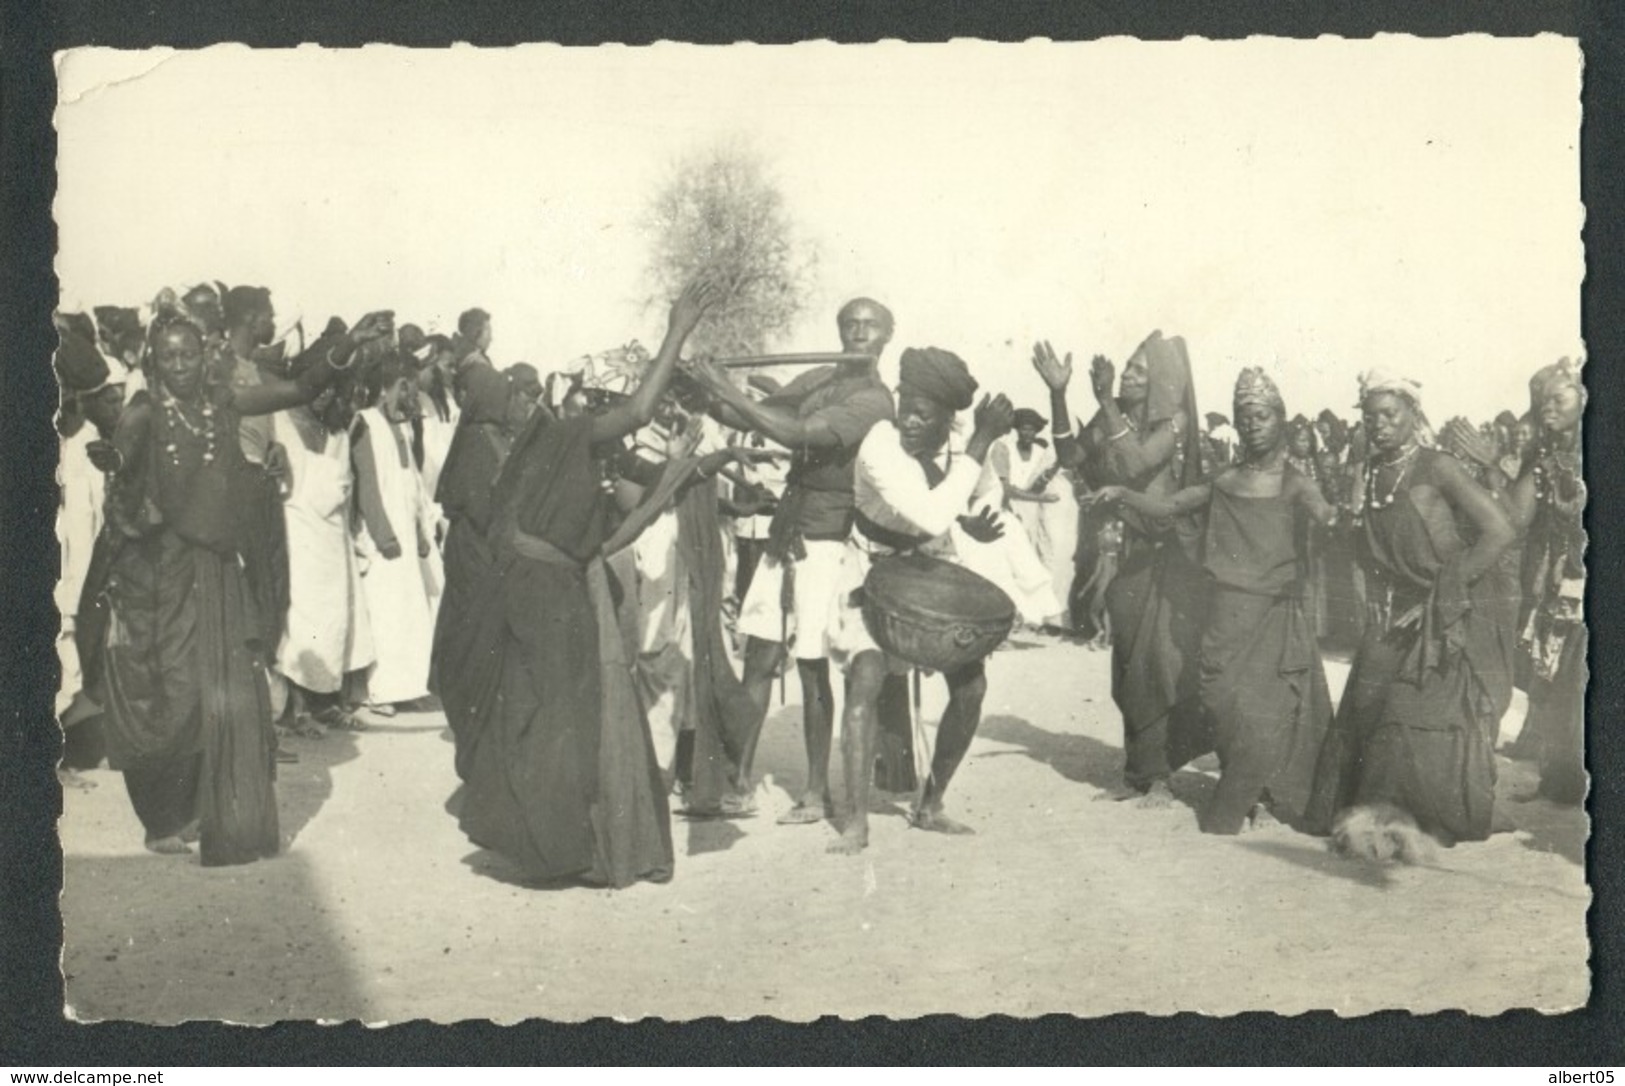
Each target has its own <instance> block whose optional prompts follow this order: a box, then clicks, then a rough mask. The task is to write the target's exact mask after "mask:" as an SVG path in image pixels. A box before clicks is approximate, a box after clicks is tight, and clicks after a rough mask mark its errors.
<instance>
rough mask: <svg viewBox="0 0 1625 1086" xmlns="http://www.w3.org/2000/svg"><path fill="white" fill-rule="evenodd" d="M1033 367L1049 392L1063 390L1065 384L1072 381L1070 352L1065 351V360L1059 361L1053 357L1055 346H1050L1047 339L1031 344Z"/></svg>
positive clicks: (1064, 389)
mask: <svg viewBox="0 0 1625 1086" xmlns="http://www.w3.org/2000/svg"><path fill="white" fill-rule="evenodd" d="M1033 369H1035V370H1037V371H1038V376H1039V377H1041V378H1043V380H1044V383H1045V384H1046V385H1048V386H1049V389H1050V391H1051V392H1065V391H1066V386H1067V385H1069V384H1071V383H1072V353H1071V352H1070V351H1068V352H1067V356H1066V360H1065V361H1064V362H1063V361H1060V360H1058V359H1057V358H1056V357H1055V348H1054V347H1051V346H1050V344H1049V340H1047V339H1045V340H1040V341H1039V342H1037V343H1035V344H1033Z"/></svg>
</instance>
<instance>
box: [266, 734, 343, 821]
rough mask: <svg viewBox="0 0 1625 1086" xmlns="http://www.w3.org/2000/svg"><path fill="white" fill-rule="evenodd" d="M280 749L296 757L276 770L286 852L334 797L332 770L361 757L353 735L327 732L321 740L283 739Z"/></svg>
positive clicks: (279, 810)
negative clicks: (293, 760)
mask: <svg viewBox="0 0 1625 1086" xmlns="http://www.w3.org/2000/svg"><path fill="white" fill-rule="evenodd" d="M280 742H281V745H282V747H283V749H285V750H291V751H293V752H294V753H295V754H297V755H298V756H299V760H298V761H297V762H293V763H285V764H281V765H278V766H277V767H276V796H277V812H278V817H279V818H280V819H281V822H282V847H283V848H284V849H287V848H288V847H289V846H290V845H292V844H293V842H294V841H295V840H296V839H297V838H298V836H299V833H300V831H302V830H303V829H304V828H305V827H306V826H308V825H310V822H311V820H312V819H314V818H315V817H316V814H317V812H319V811H320V810H321V809H322V806H323V805H324V804H326V802H327V800H328V798H329V797H330V796H332V794H333V770H334V768H335V767H337V766H341V765H343V764H344V763H345V762H349V761H353V760H354V759H356V758H357V757H359V756H360V750H359V749H358V743H357V737H356V734H355V733H354V732H344V731H330V732H328V733H327V734H326V735H325V736H324V737H323V738H321V739H301V738H299V737H298V736H283V737H282V739H281V741H280Z"/></svg>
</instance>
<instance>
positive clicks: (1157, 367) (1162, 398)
mask: <svg viewBox="0 0 1625 1086" xmlns="http://www.w3.org/2000/svg"><path fill="white" fill-rule="evenodd" d="M1138 355H1144V357H1145V369H1146V382H1147V388H1146V400H1145V419H1144V424H1143V425H1144V428H1145V429H1146V430H1150V429H1151V428H1152V427H1154V426H1156V425H1157V424H1158V423H1161V422H1167V421H1168V420H1169V419H1172V418H1173V417H1174V414H1175V413H1176V412H1179V411H1184V413H1185V428H1184V430H1182V431H1181V432H1180V435H1179V450H1180V462H1181V465H1182V467H1181V469H1180V473H1179V485H1180V486H1182V487H1183V486H1193V485H1195V483H1196V482H1197V480H1198V479H1200V478H1201V475H1202V456H1201V445H1200V442H1199V438H1200V434H1199V433H1198V432H1197V430H1198V425H1197V424H1198V423H1199V421H1200V420H1201V418H1202V416H1201V415H1200V414H1199V413H1198V412H1197V410H1196V386H1195V384H1194V383H1193V382H1192V381H1191V359H1190V354H1189V353H1188V352H1187V351H1186V350H1185V340H1184V338H1183V337H1181V336H1174V337H1172V338H1171V339H1165V338H1163V335H1162V332H1160V331H1156V332H1152V333H1151V334H1150V335H1149V336H1147V337H1146V340H1145V342H1144V343H1141V344H1140V346H1139V348H1138V349H1137V350H1136V351H1135V352H1134V355H1131V356H1130V358H1129V361H1130V362H1133V360H1134V357H1135V356H1138Z"/></svg>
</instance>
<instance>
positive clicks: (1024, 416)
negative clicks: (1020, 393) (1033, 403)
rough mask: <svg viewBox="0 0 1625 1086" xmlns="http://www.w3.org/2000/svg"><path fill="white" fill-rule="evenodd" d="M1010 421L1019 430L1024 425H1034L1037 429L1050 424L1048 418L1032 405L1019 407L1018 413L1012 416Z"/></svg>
mask: <svg viewBox="0 0 1625 1086" xmlns="http://www.w3.org/2000/svg"><path fill="white" fill-rule="evenodd" d="M1010 422H1011V425H1012V426H1013V427H1014V428H1015V429H1017V430H1019V429H1021V428H1022V427H1023V426H1032V427H1034V428H1036V429H1039V430H1042V429H1043V428H1044V427H1046V426H1048V425H1049V420H1048V419H1046V418H1045V417H1044V416H1043V415H1040V414H1039V413H1038V412H1037V411H1034V410H1033V409H1032V408H1030V407H1020V408H1017V409H1016V413H1015V414H1014V415H1012V416H1011V418H1010Z"/></svg>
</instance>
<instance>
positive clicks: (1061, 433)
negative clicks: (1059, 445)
mask: <svg viewBox="0 0 1625 1086" xmlns="http://www.w3.org/2000/svg"><path fill="white" fill-rule="evenodd" d="M1049 432H1050V436H1051V437H1053V438H1055V440H1056V441H1064V440H1065V439H1067V438H1069V437H1071V436H1072V427H1070V426H1068V427H1066V428H1065V429H1062V428H1060V427H1056V426H1051V427H1050V428H1049Z"/></svg>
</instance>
